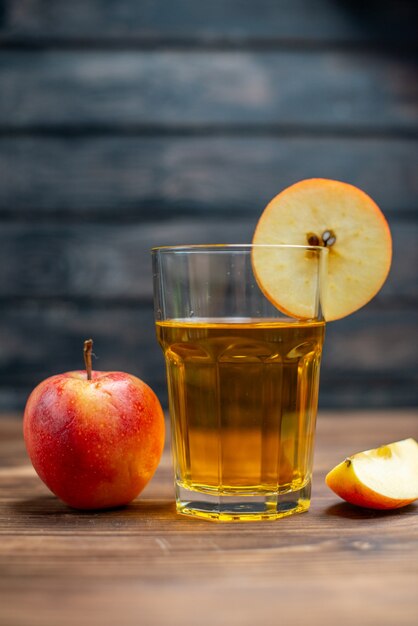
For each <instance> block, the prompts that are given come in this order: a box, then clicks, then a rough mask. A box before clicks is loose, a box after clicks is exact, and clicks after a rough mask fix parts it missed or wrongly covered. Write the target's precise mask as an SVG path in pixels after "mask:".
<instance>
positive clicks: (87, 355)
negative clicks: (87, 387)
mask: <svg viewBox="0 0 418 626" xmlns="http://www.w3.org/2000/svg"><path fill="white" fill-rule="evenodd" d="M92 350H93V339H86V341H85V342H84V350H83V353H84V363H85V365H86V372H87V380H91V351H92Z"/></svg>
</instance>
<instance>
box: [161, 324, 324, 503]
mask: <svg viewBox="0 0 418 626" xmlns="http://www.w3.org/2000/svg"><path fill="white" fill-rule="evenodd" d="M324 332H325V323H324V322H298V321H280V320H275V319H270V320H269V319H247V318H243V319H241V318H232V319H231V318H228V319H219V320H213V319H211V320H210V321H208V320H205V319H187V320H185V319H176V320H166V321H161V322H157V336H158V340H159V342H160V344H161V347H162V349H163V351H164V355H165V360H166V367H167V379H168V392H169V406H170V414H171V421H172V445H173V454H174V465H175V468H176V477H175V479H176V484H177V486H178V487H184V488H185V489H188V490H195V491H199V492H201V493H202V492H203V493H207V494H211V493H216V494H221V495H225V496H227V495H239V496H245V495H248V496H254V495H263V496H265V495H268V494H282V493H287V492H291V491H296V490H299V489H301V488H303V486H304V485H305V484H307V483H308V482H309V481H310V478H311V471H312V451H313V439H314V433H315V421H316V411H317V401H318V386H319V365H320V359H321V351H322V344H323V339H324ZM307 504H308V505H309V502H308V503H307Z"/></svg>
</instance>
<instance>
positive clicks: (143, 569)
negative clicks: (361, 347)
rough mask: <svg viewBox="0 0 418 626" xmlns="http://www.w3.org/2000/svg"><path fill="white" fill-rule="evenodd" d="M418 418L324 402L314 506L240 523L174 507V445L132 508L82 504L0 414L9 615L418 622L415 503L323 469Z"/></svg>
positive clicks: (285, 625) (1, 618)
mask: <svg viewBox="0 0 418 626" xmlns="http://www.w3.org/2000/svg"><path fill="white" fill-rule="evenodd" d="M417 430H418V420H417V414H416V413H413V412H411V411H397V410H393V411H386V412H373V413H370V412H368V413H365V412H358V413H348V412H347V413H344V412H339V413H338V414H336V413H323V414H321V415H320V416H319V419H318V437H317V447H316V456H315V472H314V489H313V502H312V506H311V510H310V512H309V513H304V514H302V515H296V516H293V517H288V518H285V519H282V520H278V521H276V522H261V523H260V522H258V523H247V524H238V525H236V524H232V525H231V524H215V523H211V522H206V521H200V520H194V519H187V518H184V517H180V516H177V515H176V513H175V509H174V502H173V487H172V473H171V461H170V456H169V453H168V452H167V453H166V454H165V455H164V457H163V459H162V462H161V465H160V467H159V469H158V471H157V473H156V475H155V477H154V479H153V481H152V482H151V483H150V485H149V486H148V487H147V489H146V490H145V492H144V494H143V496H142V497H141V498H140V499H138V500H136V501H135V502H134V503H133V504H131V505H130V506H129V507H127V508H124V509H119V510H113V511H109V512H104V513H79V512H75V511H73V510H71V509H69V508H67V507H66V506H65V505H64V504H62V503H60V502H59V501H58V500H57V499H56V498H55V497H54V496H52V495H51V494H50V493H49V492H48V490H47V489H46V488H45V487H44V486H43V484H42V483H41V481H40V480H39V479H38V477H37V476H36V474H35V472H34V471H33V469H32V467H31V465H30V463H29V461H28V458H27V457H26V455H25V451H24V446H23V441H22V437H21V421H20V419H19V418H11V417H9V418H7V417H4V419H2V420H0V624H1V625H2V626H17V625H19V626H20V625H25V626H26V625H27V626H56V625H58V624H59V626H74V625H76V626H82V625H84V624H89V626H96V625H99V624H100V625H101V626H102V625H108V624H109V625H110V624H112V625H118V624H120V625H121V626H130V625H131V624H132V625H135V626H139V625H141V626H147V625H148V624H151V625H154V624H155V625H160V624H161V625H163V626H165V624H169V625H175V626H176V625H177V624H179V625H180V624H199V625H202V626H206V625H208V626H209V625H211V626H212V625H214V624H215V625H216V624H225V625H227V626H238V624H239V625H240V626H242V625H246V624H251V625H253V624H260V625H263V626H269V625H270V624H271V625H276V624H280V625H282V626H293V625H299V624H306V623H308V624H309V625H310V626H312V625H321V626H327V625H333V626H334V625H338V626H344V625H346V624H347V625H348V624H350V625H352V624H359V625H361V626H368V625H375V624H376V626H377V625H378V626H383V625H386V624H387V625H390V626H395V625H396V626H402V625H406V624H407V625H412V624H416V618H417V611H418V592H417V589H418V559H417V556H418V523H417V510H418V508H417V505H416V504H415V505H410V506H408V507H406V508H404V509H401V510H397V511H394V512H389V513H380V512H376V511H369V510H361V509H357V508H354V507H351V506H350V505H348V504H345V503H342V501H340V500H339V499H338V498H337V497H336V496H335V495H334V494H333V493H332V492H330V491H329V490H328V489H327V487H326V486H325V485H324V475H325V473H326V471H327V470H328V469H330V468H331V467H332V466H333V465H334V464H336V463H337V462H339V461H340V460H341V459H343V458H344V456H345V455H348V454H350V453H353V452H356V451H358V450H361V449H366V448H368V447H374V446H376V445H379V444H381V443H388V442H390V441H394V440H396V439H401V438H404V437H408V436H415V437H416V436H417Z"/></svg>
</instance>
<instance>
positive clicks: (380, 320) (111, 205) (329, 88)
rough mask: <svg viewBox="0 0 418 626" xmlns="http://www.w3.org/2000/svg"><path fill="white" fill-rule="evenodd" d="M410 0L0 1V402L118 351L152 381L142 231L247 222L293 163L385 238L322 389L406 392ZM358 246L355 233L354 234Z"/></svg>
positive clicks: (413, 280)
mask: <svg viewBox="0 0 418 626" xmlns="http://www.w3.org/2000/svg"><path fill="white" fill-rule="evenodd" d="M417 18H418V11H417V3H416V2H406V1H405V0H391V1H385V0H382V1H381V2H377V1H376V2H370V1H369V2H365V1H364V2H349V1H345V2H344V1H338V0H334V1H331V0H328V1H327V0H257V1H251V0H212V1H211V2H209V3H201V2H196V1H195V0H178V1H177V2H170V1H169V0H141V1H138V0H118V1H117V2H115V1H112V0H100V1H99V0H72V1H71V2H68V0H8V1H3V2H1V1H0V408H7V409H21V408H22V406H23V405H24V401H25V398H26V395H27V393H28V391H29V390H30V389H31V388H32V387H33V386H34V385H35V384H37V383H38V382H39V381H40V380H42V379H43V378H44V377H46V376H48V375H51V374H54V373H57V372H59V371H65V370H68V369H76V368H78V367H81V347H82V341H83V339H84V338H87V337H88V336H90V335H91V336H92V337H93V338H94V339H95V353H96V354H97V356H98V357H99V358H98V360H97V361H96V362H95V367H96V368H97V369H123V370H127V371H131V372H132V373H135V374H137V375H139V376H141V377H143V378H144V379H145V380H146V381H148V382H149V383H150V384H151V385H152V386H153V387H154V388H155V390H156V391H157V392H158V393H159V394H160V396H161V398H162V400H163V402H164V401H165V383H164V366H163V360H162V356H161V354H160V352H159V348H158V346H157V344H156V341H155V337H154V331H153V317H152V316H153V314H152V292H151V288H152V286H151V268H150V257H149V249H150V248H151V246H153V245H161V244H174V243H204V242H212V243H213V242H230V243H234V242H235V243H236V242H245V241H249V240H250V239H251V235H252V232H253V229H254V226H255V224H256V221H257V218H258V216H259V214H260V212H261V210H262V208H263V207H264V205H265V204H266V202H267V201H268V200H269V199H270V198H271V197H272V196H273V195H275V194H276V193H277V192H278V191H279V190H280V189H281V188H283V187H285V186H287V185H289V184H291V183H293V182H295V181H296V180H298V179H301V178H306V177H312V176H323V177H328V178H337V179H341V180H345V181H348V182H350V183H353V184H355V185H358V186H360V187H361V188H363V189H364V190H365V191H366V192H368V193H369V194H370V195H371V196H372V197H373V198H374V199H375V200H376V201H377V202H378V203H379V204H380V206H381V207H382V209H383V210H384V212H385V213H386V215H387V218H388V220H389V223H390V226H391V229H392V232H393V238H394V261H393V269H392V272H391V275H390V278H389V280H388V282H387V284H386V286H385V287H384V289H383V290H382V291H381V293H380V294H379V295H378V296H377V297H376V298H375V300H373V302H372V303H370V305H368V306H367V307H365V308H364V309H362V310H361V311H359V312H358V313H356V314H355V315H353V316H351V317H348V318H347V319H345V320H342V321H339V322H335V323H333V324H330V325H329V327H328V335H327V345H326V350H325V355H324V361H323V370H322V390H321V398H320V402H321V405H322V406H327V407H359V406H362V407H367V406H368V407H372V406H374V407H380V406H393V405H396V406H411V405H414V404H417V402H418V397H417V387H418V385H417V382H418V381H417V369H418V367H417V366H418V363H417V356H416V354H417V349H416V348H417V346H416V340H417V302H418V284H417V268H418V254H417V241H418V220H417V211H416V209H417V203H418V200H417V191H418V176H417V173H418V168H417V165H418V84H417V64H416V62H417V46H416V39H415V29H416V23H417ZM365 255H367V250H365Z"/></svg>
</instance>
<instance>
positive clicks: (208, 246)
mask: <svg viewBox="0 0 418 626" xmlns="http://www.w3.org/2000/svg"><path fill="white" fill-rule="evenodd" d="M255 248H275V249H285V250H289V249H295V250H317V251H325V250H326V251H327V252H328V248H327V247H326V246H313V245H310V244H306V245H303V244H292V243H197V244H183V245H174V246H154V247H152V248H151V253H155V252H200V251H203V250H207V251H208V252H210V251H217V250H239V249H248V250H253V249H255Z"/></svg>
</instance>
